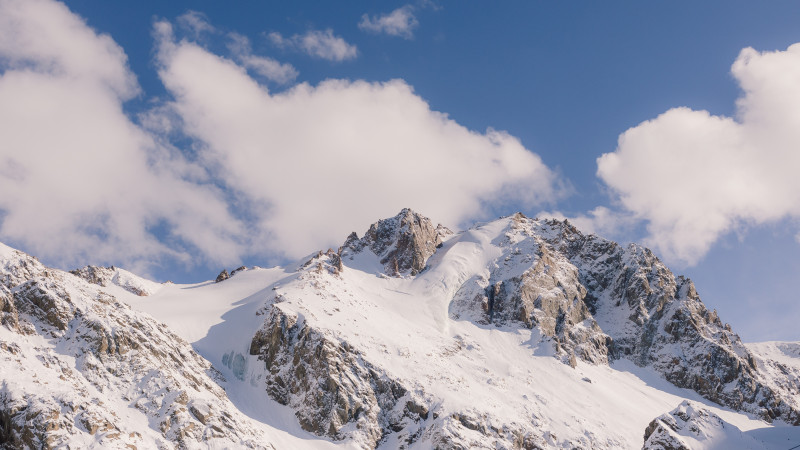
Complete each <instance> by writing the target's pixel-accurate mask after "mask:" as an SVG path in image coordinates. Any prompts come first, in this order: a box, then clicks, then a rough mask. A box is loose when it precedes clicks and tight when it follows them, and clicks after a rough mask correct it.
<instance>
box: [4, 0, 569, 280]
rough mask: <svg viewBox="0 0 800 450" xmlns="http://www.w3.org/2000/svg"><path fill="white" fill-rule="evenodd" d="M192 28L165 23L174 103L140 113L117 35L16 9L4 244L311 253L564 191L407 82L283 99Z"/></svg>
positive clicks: (234, 257) (37, 250) (197, 25)
mask: <svg viewBox="0 0 800 450" xmlns="http://www.w3.org/2000/svg"><path fill="white" fill-rule="evenodd" d="M181 23H182V27H183V30H184V32H185V33H186V36H185V37H183V38H179V37H176V35H175V33H176V32H175V31H174V30H173V27H172V25H171V24H170V23H168V22H164V21H161V22H157V23H156V24H155V33H154V34H155V36H156V40H157V42H156V45H157V48H156V50H157V60H156V65H157V67H158V73H159V76H160V77H161V79H162V81H163V83H164V85H165V86H166V88H167V89H168V91H169V93H170V95H171V99H169V100H168V101H165V102H164V101H162V102H161V103H158V102H156V105H155V106H154V107H153V109H152V110H150V111H147V112H145V113H143V114H141V115H140V116H137V117H136V118H132V117H129V116H128V115H127V114H126V113H125V111H124V110H123V105H124V104H125V102H126V101H128V100H130V99H133V98H135V97H136V96H139V95H141V94H140V88H139V86H138V83H137V81H136V77H135V75H134V74H133V73H132V72H131V71H130V69H129V68H128V65H127V57H126V55H125V52H124V51H123V49H122V48H121V47H120V46H119V45H117V44H116V43H115V42H114V40H113V39H112V38H111V37H110V36H108V35H104V34H98V33H97V32H95V31H94V30H92V29H91V28H90V27H89V26H87V24H86V23H85V22H84V21H83V20H82V19H81V18H80V17H78V16H76V15H74V14H73V13H71V12H70V11H69V9H68V8H67V7H66V6H64V5H63V4H61V3H57V2H54V1H49V0H30V1H28V0H25V1H15V0H3V1H0V192H2V193H3V195H2V196H0V239H2V240H3V241H6V242H9V243H13V244H15V245H17V246H20V247H22V248H23V249H24V250H26V251H29V252H31V253H34V254H36V255H38V256H40V257H42V258H43V259H45V260H46V261H47V262H48V263H51V264H56V265H60V266H62V267H70V266H74V265H77V264H85V263H87V262H91V263H103V264H112V263H113V264H120V265H125V266H127V267H130V268H133V269H134V270H138V271H147V269H152V268H154V267H155V266H157V265H158V264H159V263H160V262H162V261H164V260H169V261H173V260H175V259H177V260H179V261H185V262H187V264H190V263H191V264H198V263H200V264H208V263H213V264H232V263H234V262H238V261H240V260H241V259H243V258H245V257H248V256H250V257H254V256H255V257H258V258H260V259H268V258H270V257H299V256H301V255H303V254H305V253H309V252H312V251H314V250H316V249H319V248H323V247H327V246H329V245H338V244H339V243H341V241H342V239H343V238H344V237H346V236H347V234H348V233H349V232H350V231H353V230H357V231H363V229H365V228H366V226H367V225H368V224H369V223H371V222H373V221H374V220H376V219H378V218H382V217H387V216H390V215H393V214H395V213H396V212H397V211H398V210H399V209H400V208H402V207H406V206H409V207H412V208H415V209H417V210H419V211H420V212H422V213H425V214H428V215H430V216H431V217H433V218H434V219H437V220H440V221H443V222H444V223H446V224H449V225H457V224H458V223H460V222H463V221H466V220H474V219H476V218H479V217H481V216H482V215H483V214H485V213H486V212H487V211H488V209H487V208H488V207H489V206H490V205H495V204H502V203H503V202H506V201H508V202H516V204H520V202H521V204H524V205H538V204H541V203H543V202H548V201H553V200H554V199H556V198H557V197H558V195H559V192H560V191H559V180H558V178H557V177H556V175H554V174H553V172H552V171H550V170H549V169H548V168H547V167H546V166H545V165H544V164H543V163H542V161H541V160H540V158H539V157H538V156H537V155H535V154H533V153H531V152H530V151H528V150H527V149H525V148H524V147H523V145H522V144H521V143H520V142H519V141H518V140H517V139H516V138H514V137H513V136H510V135H508V134H507V133H504V132H501V131H495V130H491V129H490V130H487V131H486V132H485V133H478V132H475V131H471V130H468V129H466V128H464V127H463V126H461V125H459V124H458V123H456V122H455V121H453V120H452V119H450V118H448V117H447V115H446V114H443V113H440V112H437V111H432V110H431V109H430V107H429V105H428V104H427V103H426V102H425V101H424V100H423V99H422V98H420V97H419V96H417V95H416V94H414V92H413V89H412V88H411V87H410V86H409V85H407V84H406V83H405V82H403V81H402V80H394V81H389V82H385V83H371V82H366V81H342V80H328V81H326V82H324V83H321V84H320V85H317V86H311V85H308V84H305V83H301V84H297V85H295V86H293V87H290V88H289V89H287V90H286V91H284V92H281V93H271V92H270V91H269V90H268V89H267V88H266V87H265V86H264V85H263V84H260V83H259V82H258V81H257V80H258V79H257V78H253V77H252V76H251V75H254V74H253V72H257V71H258V70H259V69H257V67H256V66H257V63H255V62H254V60H253V59H251V58H250V57H251V56H253V55H252V53H251V52H250V48H249V42H248V41H247V40H246V38H237V37H236V35H235V34H227V35H224V37H225V38H226V39H228V40H230V41H231V42H232V44H231V46H230V47H229V49H228V50H229V53H228V54H226V55H218V54H214V53H212V52H210V51H209V50H207V49H206V48H204V47H203V46H202V45H200V44H198V43H197V42H195V40H197V39H199V40H201V41H203V40H205V39H207V38H208V37H209V35H210V36H211V37H217V38H218V37H219V36H221V35H220V34H219V33H218V32H216V31H215V30H214V28H213V27H212V26H211V25H210V24H208V22H207V21H206V20H205V18H204V17H202V15H197V14H189V15H186V16H184V17H183V18H182V19H181ZM200 35H203V36H204V37H203V39H200ZM324 35H325V36H327V35H331V36H333V34H332V32H329V33H324ZM353 51H354V50H353ZM278 64H280V63H278ZM273 69H275V67H274V66H271V68H270V67H266V68H265V69H264V70H265V73H262V75H264V76H265V77H266V78H270V79H272V80H275V79H276V78H277V79H280V76H279V75H275V74H276V73H278V74H279V73H280V70H278V69H280V67H279V68H278V69H275V70H277V72H275V71H274V70H273ZM288 72H289V75H284V79H288V78H290V77H291V75H292V74H291V71H288ZM187 142H188V143H187ZM179 144H180V145H181V147H180V148H178V147H177V145H179Z"/></svg>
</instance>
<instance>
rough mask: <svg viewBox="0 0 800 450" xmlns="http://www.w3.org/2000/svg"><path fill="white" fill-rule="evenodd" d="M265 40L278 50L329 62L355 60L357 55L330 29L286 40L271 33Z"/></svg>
mask: <svg viewBox="0 0 800 450" xmlns="http://www.w3.org/2000/svg"><path fill="white" fill-rule="evenodd" d="M267 38H268V39H269V40H270V41H271V42H272V43H273V44H274V45H275V46H277V47H279V48H286V49H292V50H299V51H302V52H305V53H307V54H309V55H311V56H313V57H315V58H320V59H327V60H329V61H337V62H338V61H345V60H348V59H355V57H356V56H357V55H358V49H357V48H356V46H355V45H352V44H348V43H347V41H345V40H344V39H343V38H341V37H339V36H336V35H334V34H333V30H331V29H330V28H328V29H326V30H324V31H321V30H309V31H307V32H306V33H305V34H295V35H292V36H291V37H288V38H287V37H284V36H283V35H282V34H280V33H278V32H277V31H273V32H271V33H269V34H268V35H267Z"/></svg>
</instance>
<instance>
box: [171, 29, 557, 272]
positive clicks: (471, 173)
mask: <svg viewBox="0 0 800 450" xmlns="http://www.w3.org/2000/svg"><path fill="white" fill-rule="evenodd" d="M158 27H159V28H160V29H161V33H160V38H159V40H160V43H159V53H158V60H159V64H160V68H159V75H160V77H161V79H162V81H163V83H164V85H165V86H166V87H167V89H168V90H169V91H170V92H171V93H172V95H173V96H174V101H173V102H172V103H171V104H170V105H169V106H170V108H171V109H172V110H173V111H174V114H176V115H178V116H180V117H181V119H182V126H183V130H184V132H185V133H186V134H187V135H188V136H190V137H192V138H193V139H195V140H196V141H197V142H198V143H199V144H200V145H198V148H200V149H202V150H201V155H200V158H202V159H203V160H204V161H206V162H207V165H208V166H209V167H215V168H216V171H215V173H214V175H215V177H217V179H218V180H220V182H221V183H224V184H225V185H226V186H227V187H228V188H229V189H231V190H232V191H234V192H236V193H237V198H238V199H239V201H240V202H242V204H243V205H246V206H245V207H246V209H247V210H248V211H249V212H250V214H251V218H253V219H254V221H253V224H252V226H253V230H260V236H259V237H258V238H256V239H254V240H253V242H254V243H253V245H254V248H259V249H260V248H264V249H269V248H273V249H281V250H282V251H283V252H285V254H287V255H289V256H300V255H302V254H304V253H306V252H309V251H311V250H313V249H315V248H321V247H327V246H329V245H337V244H340V243H341V241H342V239H343V237H344V236H346V235H347V234H348V233H349V232H350V231H354V230H355V231H362V230H364V229H366V227H367V226H368V224H369V223H371V222H373V221H375V220H376V219H377V218H381V217H387V216H391V215H394V214H396V213H397V211H399V210H400V209H401V208H403V207H406V206H408V207H412V208H414V209H416V210H418V211H420V212H421V213H423V214H427V215H429V216H431V217H432V218H433V219H434V220H438V221H442V222H444V223H445V224H448V225H458V224H459V223H460V222H462V221H464V220H466V219H474V218H477V217H479V216H481V214H483V213H484V211H485V207H486V206H487V204H490V203H496V202H503V201H507V200H514V201H520V202H522V203H523V204H525V205H536V204H540V203H541V202H545V201H549V200H553V199H555V198H556V197H557V196H558V194H559V188H558V182H557V177H556V176H555V175H554V174H553V172H551V171H550V170H549V169H548V168H547V167H546V166H545V165H544V164H543V163H542V161H541V160H540V158H539V157H538V156H537V155H535V154H533V153H532V152H530V151H528V150H527V149H525V147H524V146H523V145H522V144H521V143H520V142H519V140H517V139H516V138H514V137H513V136H510V135H508V134H507V133H504V132H501V131H495V130H491V129H490V130H488V131H486V132H485V133H477V132H474V131H471V130H468V129H466V128H464V127H463V126H461V125H459V124H458V123H456V122H455V121H453V120H451V119H450V118H448V117H447V115H445V114H443V113H440V112H436V111H432V110H431V109H430V107H429V105H428V104H427V103H426V102H425V101H424V100H423V99H422V98H420V97H419V96H417V95H416V94H414V92H413V89H412V88H411V87H410V86H409V85H408V84H406V83H405V82H403V81H401V80H393V81H389V82H385V83H370V82H365V81H352V82H351V81H344V80H328V81H325V82H323V83H321V84H319V85H317V86H311V85H309V84H305V83H302V84H299V85H297V86H294V87H293V88H291V89H289V90H287V91H285V92H281V93H277V94H273V93H270V92H268V90H267V89H266V88H265V87H264V86H262V85H259V84H258V83H257V82H256V81H254V80H253V79H252V78H250V77H249V76H248V74H247V73H246V71H245V70H244V69H243V68H242V67H241V66H239V65H237V64H236V63H235V62H234V61H231V60H229V59H225V58H223V57H220V56H218V55H215V54H213V53H211V52H209V51H208V50H206V49H205V48H203V47H201V46H199V45H197V44H194V43H191V42H186V41H180V42H178V41H176V40H174V39H173V38H172V37H171V36H170V34H169V24H167V23H163V22H162V23H160V24H158ZM254 233H255V231H254Z"/></svg>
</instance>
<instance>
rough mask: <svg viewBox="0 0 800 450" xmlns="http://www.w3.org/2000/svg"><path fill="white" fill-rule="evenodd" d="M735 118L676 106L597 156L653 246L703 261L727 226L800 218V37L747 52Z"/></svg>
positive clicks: (601, 171)
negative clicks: (777, 48) (776, 48)
mask: <svg viewBox="0 0 800 450" xmlns="http://www.w3.org/2000/svg"><path fill="white" fill-rule="evenodd" d="M731 73H732V74H733V76H734V78H735V79H736V80H737V82H738V83H739V85H740V86H741V88H742V90H743V95H742V97H741V98H739V99H738V101H737V102H736V106H737V114H736V117H735V118H729V117H723V116H715V115H712V114H709V113H708V112H706V111H694V110H691V109H688V108H675V109H671V110H669V111H667V112H665V113H663V114H662V115H660V116H658V117H657V118H655V119H653V120H649V121H646V122H643V123H641V124H639V125H638V126H636V127H634V128H631V129H629V130H627V131H626V132H625V133H623V134H622V135H620V137H619V142H618V146H617V149H616V150H615V151H614V152H613V153H607V154H604V155H602V156H601V157H600V158H598V160H597V164H598V171H597V174H598V176H599V177H600V178H601V179H602V180H603V181H604V182H605V183H606V184H607V185H608V186H609V187H610V188H611V189H612V191H613V192H614V193H615V194H616V195H618V198H619V201H620V202H621V204H622V206H623V207H624V208H625V209H627V210H629V211H630V212H632V213H633V214H634V215H635V216H636V217H638V218H640V219H643V220H646V221H647V224H648V225H647V230H648V233H649V238H648V244H649V245H651V246H653V247H655V248H656V249H658V250H659V251H660V252H661V253H662V254H663V255H664V256H665V257H666V258H667V259H668V260H671V261H675V262H682V263H685V264H695V263H697V262H698V261H699V260H700V259H701V258H702V257H703V255H705V254H706V252H707V251H708V250H709V248H710V246H711V245H712V244H713V243H714V242H715V241H716V240H717V239H719V238H720V237H721V236H722V235H724V234H725V233H727V232H729V231H731V230H735V229H740V228H743V227H747V226H752V225H758V224H765V223H770V222H776V221H780V220H785V219H797V218H798V217H800V177H798V169H800V151H798V149H800V44H795V45H792V46H790V47H789V48H788V49H787V50H785V51H774V52H758V51H756V50H754V49H752V48H745V49H744V50H742V51H741V53H740V54H739V56H738V58H737V59H736V61H735V62H734V64H733V66H732V69H731Z"/></svg>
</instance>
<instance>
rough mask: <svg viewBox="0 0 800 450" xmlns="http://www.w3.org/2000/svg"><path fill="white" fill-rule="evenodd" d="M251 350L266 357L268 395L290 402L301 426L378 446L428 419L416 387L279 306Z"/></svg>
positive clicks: (257, 334) (308, 429)
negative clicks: (386, 439)
mask: <svg viewBox="0 0 800 450" xmlns="http://www.w3.org/2000/svg"><path fill="white" fill-rule="evenodd" d="M250 354H251V355H258V359H259V360H262V361H264V364H265V367H266V369H267V372H268V374H267V379H266V389H267V393H268V394H269V395H270V397H272V398H273V399H275V400H276V401H278V402H279V403H281V404H283V405H289V406H291V407H292V408H293V409H294V410H295V411H296V412H295V415H296V416H297V419H298V421H299V422H300V426H301V427H303V429H305V430H307V431H310V432H312V433H315V434H318V435H320V436H327V437H330V438H332V439H336V440H341V439H352V440H353V441H355V442H357V443H360V444H361V445H362V446H363V447H364V448H375V447H376V446H377V445H378V443H379V442H381V441H382V440H383V439H384V438H385V437H386V436H387V435H388V434H390V433H392V432H396V431H400V430H405V431H406V432H407V433H409V432H410V431H409V430H413V429H415V428H419V426H420V422H421V421H424V420H425V419H427V418H428V407H427V406H426V404H425V402H423V401H422V400H421V399H420V398H419V397H418V396H417V395H415V393H414V392H413V391H412V390H410V389H409V388H407V387H406V386H404V385H403V384H402V383H400V382H398V381H396V380H394V379H392V378H391V377H390V376H388V375H387V374H386V373H385V372H384V371H382V370H381V369H379V368H377V367H374V366H373V365H372V364H370V363H369V362H368V361H366V360H365V359H364V358H363V357H362V355H361V354H360V353H359V352H358V350H356V349H355V348H354V347H353V346H351V345H350V344H348V343H347V342H344V341H340V340H337V339H336V338H334V337H332V336H330V335H328V334H327V333H325V332H323V331H321V330H317V329H314V328H312V327H310V326H308V325H307V324H306V323H305V321H304V320H303V317H298V316H296V315H290V314H286V313H285V312H283V311H282V310H281V309H280V306H279V305H273V306H272V307H271V308H270V312H269V316H268V318H267V320H266V321H265V322H264V325H263V327H262V328H261V329H259V330H258V332H257V333H256V335H255V336H254V337H253V341H252V343H251V345H250ZM411 442H413V438H411V439H409V442H408V443H411Z"/></svg>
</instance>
